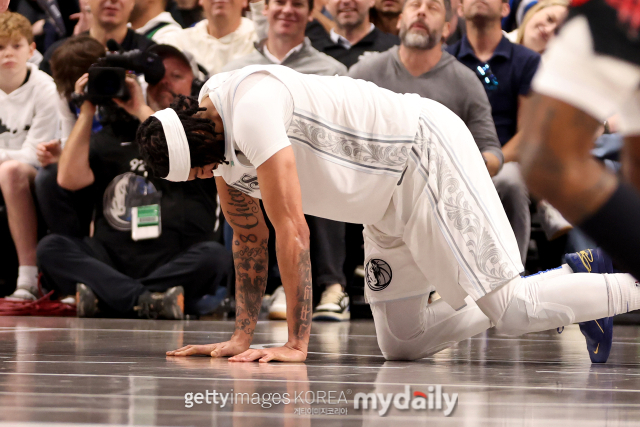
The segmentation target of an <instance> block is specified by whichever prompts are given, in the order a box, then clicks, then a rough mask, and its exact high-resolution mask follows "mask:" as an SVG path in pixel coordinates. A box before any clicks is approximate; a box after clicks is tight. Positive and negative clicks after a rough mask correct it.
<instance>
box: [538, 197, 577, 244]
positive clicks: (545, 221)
mask: <svg viewBox="0 0 640 427" xmlns="http://www.w3.org/2000/svg"><path fill="white" fill-rule="evenodd" d="M538 210H539V211H540V213H541V214H542V218H541V221H540V225H541V226H542V231H544V235H545V236H546V237H547V240H549V241H552V240H555V239H557V238H558V237H561V236H564V235H565V234H567V233H568V232H569V231H571V230H573V225H571V224H570V223H569V221H567V220H566V219H565V218H564V217H563V216H562V214H561V213H560V212H558V210H557V209H556V208H554V207H553V206H551V205H550V204H549V202H546V201H544V200H543V201H541V202H539V203H538Z"/></svg>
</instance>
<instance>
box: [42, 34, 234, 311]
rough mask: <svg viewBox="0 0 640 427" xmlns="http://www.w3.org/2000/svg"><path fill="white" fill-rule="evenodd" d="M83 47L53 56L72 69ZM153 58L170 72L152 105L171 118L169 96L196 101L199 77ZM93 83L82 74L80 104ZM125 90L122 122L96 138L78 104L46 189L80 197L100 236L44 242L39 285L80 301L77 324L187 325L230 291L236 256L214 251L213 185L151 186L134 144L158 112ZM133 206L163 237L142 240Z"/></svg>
mask: <svg viewBox="0 0 640 427" xmlns="http://www.w3.org/2000/svg"><path fill="white" fill-rule="evenodd" d="M79 47H81V44H78V43H74V42H73V40H69V41H68V42H67V43H66V44H63V45H62V46H61V47H60V51H58V52H56V55H59V56H60V58H67V59H68V58H70V57H71V56H73V55H71V54H73V53H74V52H75V54H77V53H78V52H77V50H78V48H79ZM154 49H158V50H159V51H158V54H159V55H160V56H161V57H162V58H163V63H164V66H165V69H166V72H165V76H164V79H163V80H162V81H161V82H160V83H158V85H155V86H151V87H150V88H149V90H148V92H147V93H148V96H149V97H150V100H149V104H150V105H154V106H156V107H155V108H166V107H167V106H168V104H169V102H170V101H171V100H172V99H173V97H167V96H166V94H167V93H173V94H181V95H189V94H190V93H191V89H192V82H193V74H192V71H191V67H190V65H189V61H188V60H187V59H186V58H185V57H184V55H183V54H182V53H181V52H180V51H178V50H177V49H174V48H171V47H165V49H161V46H156V47H154ZM69 51H70V52H69ZM53 59H54V61H53V63H52V66H53V68H54V69H55V70H57V68H58V64H57V63H56V57H54V58H53ZM61 77H63V78H65V80H68V79H67V78H66V77H67V76H61ZM87 80H88V76H87V75H86V74H84V75H83V76H82V77H80V79H79V80H78V82H77V83H76V85H75V93H76V94H77V95H81V94H83V87H84V85H85V84H86V82H87ZM66 85H67V84H65V85H63V86H66ZM127 87H128V90H129V92H130V93H131V98H130V100H129V101H127V102H123V101H116V103H117V104H118V105H119V106H120V107H122V108H124V109H125V110H126V112H125V111H124V110H121V115H120V118H118V120H117V121H116V122H103V123H101V125H102V128H101V129H100V130H98V131H97V132H95V131H93V129H92V128H93V126H94V115H95V110H96V107H95V106H94V105H93V104H92V103H91V102H89V101H88V100H85V101H84V102H83V103H82V104H81V107H80V111H79V114H78V118H77V121H76V123H75V126H74V128H73V130H72V132H71V134H70V136H69V139H68V140H67V143H66V145H65V147H64V149H63V150H62V155H61V157H60V160H59V165H58V172H57V177H56V176H53V184H52V183H51V182H50V181H51V179H49V182H45V183H44V184H45V185H47V186H48V188H50V189H51V188H52V186H53V185H55V181H56V179H57V183H58V184H59V186H60V187H61V188H62V189H64V190H66V191H67V192H70V193H72V194H73V193H75V192H78V191H83V192H84V194H85V198H86V199H87V200H89V201H90V202H91V204H92V207H93V209H94V221H93V222H94V232H93V236H92V237H85V238H79V237H73V236H70V235H63V234H50V235H49V236H47V237H45V238H44V239H43V240H42V241H41V242H40V244H39V246H38V262H39V265H40V269H41V271H42V273H43V283H44V285H45V287H47V288H49V289H55V290H56V291H57V292H58V294H60V295H61V296H64V295H76V302H77V307H78V314H79V316H86V317H89V316H95V315H97V314H99V312H102V313H103V314H107V313H109V314H111V315H117V316H128V315H130V314H131V313H133V311H134V308H135V311H136V312H137V313H138V315H139V316H141V317H158V316H160V317H166V318H182V316H183V313H184V311H186V313H193V314H197V313H200V314H201V313H202V312H201V308H199V305H198V304H199V302H200V301H202V299H203V298H204V297H205V296H206V295H213V294H214V293H215V292H216V289H217V288H218V287H219V286H222V287H226V286H227V284H228V281H229V279H230V278H231V276H232V259H231V254H230V253H229V252H228V251H227V250H226V249H224V247H223V246H222V245H220V244H219V243H217V242H214V241H212V240H213V238H214V230H215V228H216V223H217V221H218V215H217V213H216V212H217V202H216V188H215V183H211V184H208V183H206V181H201V180H196V181H194V182H190V183H187V184H186V185H184V184H175V183H171V182H169V181H166V180H162V179H156V178H150V177H147V176H146V175H147V174H146V169H145V164H144V161H143V160H142V159H141V158H140V155H139V152H138V147H137V146H136V145H135V144H134V143H132V142H131V141H133V140H134V139H135V132H136V129H137V127H138V124H139V123H140V119H143V120H144V119H146V118H147V117H149V115H150V114H152V113H153V112H154V110H153V109H152V108H150V107H149V106H148V105H147V104H146V103H145V102H144V97H143V94H142V90H141V88H140V86H139V85H138V84H137V82H136V81H135V79H134V78H133V77H131V76H129V77H127ZM151 98H153V99H151ZM125 116H127V117H125ZM49 177H50V178H51V174H50V175H49ZM39 183H40V181H39ZM50 192H51V193H53V194H54V196H53V197H50V198H49V199H48V200H47V202H49V203H51V205H49V204H48V203H42V205H43V210H45V209H46V210H48V211H49V212H50V213H51V214H52V215H53V216H54V217H55V211H54V210H55V209H56V206H58V205H59V204H60V203H62V202H61V201H60V200H57V201H56V200H51V199H54V198H55V192H53V191H50ZM135 206H150V207H152V208H153V209H154V212H156V213H157V214H156V213H154V214H153V215H151V216H152V217H153V218H152V219H154V218H155V219H157V224H155V225H154V226H155V227H157V228H155V233H153V235H151V236H146V237H150V238H148V239H141V237H145V236H140V235H136V229H137V227H135V226H134V221H136V220H137V218H138V216H136V215H135V213H134V212H133V211H134V210H133V209H132V208H133V207H135ZM72 209H73V208H72V207H70V208H68V210H72ZM136 224H137V223H136ZM183 303H184V311H183V307H182V305H183Z"/></svg>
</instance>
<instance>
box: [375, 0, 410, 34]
mask: <svg viewBox="0 0 640 427" xmlns="http://www.w3.org/2000/svg"><path fill="white" fill-rule="evenodd" d="M403 4H404V0H376V2H375V4H374V5H373V7H372V8H371V9H369V19H370V20H371V22H372V23H373V25H375V26H376V28H378V29H379V30H380V31H383V32H385V33H388V34H393V35H394V36H397V35H398V30H399V28H398V21H399V20H400V13H401V12H402V5H403Z"/></svg>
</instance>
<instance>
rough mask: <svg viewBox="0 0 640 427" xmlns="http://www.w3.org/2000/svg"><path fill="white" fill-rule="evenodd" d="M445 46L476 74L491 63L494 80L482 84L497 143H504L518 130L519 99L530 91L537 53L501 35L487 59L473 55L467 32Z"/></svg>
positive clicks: (537, 61)
mask: <svg viewBox="0 0 640 427" xmlns="http://www.w3.org/2000/svg"><path fill="white" fill-rule="evenodd" d="M446 50H447V51H448V52H449V53H450V54H452V55H453V56H455V57H456V58H458V61H460V62H462V63H463V64H464V65H466V66H467V67H469V68H470V69H471V71H473V72H474V73H476V75H478V67H482V66H484V65H486V64H488V65H489V66H490V68H491V72H492V73H493V75H494V76H495V78H496V80H497V84H496V85H495V86H494V85H487V84H484V83H483V84H484V87H485V90H486V92H487V96H488V98H489V103H490V104H491V115H492V116H493V121H494V123H495V124H496V131H497V132H498V139H499V140H500V145H504V144H506V143H507V142H508V141H509V140H510V139H511V138H513V136H514V135H515V134H516V132H517V131H518V100H519V97H520V96H521V95H522V96H526V95H528V94H529V91H530V89H531V81H532V80H533V76H534V74H535V73H536V71H537V70H538V65H539V64H540V55H539V54H537V53H536V52H534V51H532V50H531V49H527V48H526V47H524V46H522V45H519V44H514V43H511V42H510V41H509V40H508V39H507V38H506V37H504V36H503V37H502V40H501V41H500V43H499V44H498V46H497V47H496V50H495V51H494V52H493V56H492V57H491V59H489V61H488V62H487V63H485V62H483V61H480V60H479V59H478V58H477V57H476V55H475V53H474V51H473V47H472V46H471V44H470V43H469V39H468V38H467V36H466V35H465V36H463V37H462V40H460V41H459V42H458V43H455V44H454V45H452V46H449V47H447V49H446ZM480 81H483V80H482V79H480Z"/></svg>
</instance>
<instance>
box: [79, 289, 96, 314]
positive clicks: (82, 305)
mask: <svg viewBox="0 0 640 427" xmlns="http://www.w3.org/2000/svg"><path fill="white" fill-rule="evenodd" d="M97 314H98V297H97V296H96V294H94V293H93V291H92V290H91V288H90V287H88V286H87V285H85V284H84V283H78V284H76V315H77V316H78V317H96V315H97Z"/></svg>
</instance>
